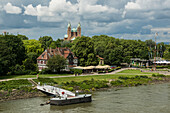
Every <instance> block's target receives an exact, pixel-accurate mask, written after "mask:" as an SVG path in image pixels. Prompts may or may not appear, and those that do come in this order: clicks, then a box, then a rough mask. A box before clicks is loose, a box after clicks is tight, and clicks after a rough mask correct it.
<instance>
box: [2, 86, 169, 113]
mask: <svg viewBox="0 0 170 113" xmlns="http://www.w3.org/2000/svg"><path fill="white" fill-rule="evenodd" d="M48 99H49V97H37V98H29V99H20V100H12V101H7V102H2V103H0V112H2V113H89V112H92V113H170V83H164V84H156V85H147V86H139V87H124V88H112V89H108V90H105V91H96V92H95V93H94V94H93V101H92V102H91V103H81V104H74V105H67V106H50V105H44V106H40V104H41V103H45V102H46V101H47V100H48Z"/></svg>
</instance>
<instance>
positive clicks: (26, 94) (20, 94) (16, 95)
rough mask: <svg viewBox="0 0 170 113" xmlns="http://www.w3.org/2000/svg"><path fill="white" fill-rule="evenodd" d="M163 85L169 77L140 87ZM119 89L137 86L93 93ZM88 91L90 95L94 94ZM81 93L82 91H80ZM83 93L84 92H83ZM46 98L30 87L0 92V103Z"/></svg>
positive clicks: (168, 81) (167, 81) (153, 80)
mask: <svg viewBox="0 0 170 113" xmlns="http://www.w3.org/2000/svg"><path fill="white" fill-rule="evenodd" d="M163 83H170V77H162V79H161V80H159V79H152V81H149V82H148V83H146V84H141V85H154V84H163ZM121 87H137V86H131V85H130V84H129V85H128V86H123V85H120V86H114V85H113V86H112V85H110V86H109V87H108V88H99V89H95V90H94V91H104V90H107V89H110V88H121ZM94 91H90V93H92V92H94ZM82 92H83V91H82ZM83 93H85V92H83ZM43 96H47V95H46V94H44V93H42V92H41V91H38V90H37V89H35V87H32V90H31V91H24V90H17V89H15V90H12V91H11V92H10V93H9V92H8V91H0V102H5V101H10V100H18V99H27V98H34V97H43Z"/></svg>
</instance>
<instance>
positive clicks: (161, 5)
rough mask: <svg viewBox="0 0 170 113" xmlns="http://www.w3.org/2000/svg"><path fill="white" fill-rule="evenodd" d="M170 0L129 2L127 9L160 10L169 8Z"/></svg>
mask: <svg viewBox="0 0 170 113" xmlns="http://www.w3.org/2000/svg"><path fill="white" fill-rule="evenodd" d="M169 5H170V0H135V1H134V2H128V3H127V4H126V5H125V9H127V10H129V9H134V10H136V9H140V10H158V9H166V8H169Z"/></svg>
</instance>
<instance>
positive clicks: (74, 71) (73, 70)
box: [70, 69, 83, 74]
mask: <svg viewBox="0 0 170 113" xmlns="http://www.w3.org/2000/svg"><path fill="white" fill-rule="evenodd" d="M70 71H71V72H73V73H74V74H82V73H83V70H82V69H70Z"/></svg>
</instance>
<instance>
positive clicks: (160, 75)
mask: <svg viewBox="0 0 170 113" xmlns="http://www.w3.org/2000/svg"><path fill="white" fill-rule="evenodd" d="M152 77H166V76H165V75H164V74H158V75H155V74H152Z"/></svg>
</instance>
